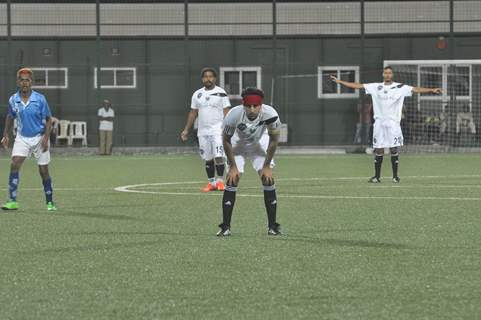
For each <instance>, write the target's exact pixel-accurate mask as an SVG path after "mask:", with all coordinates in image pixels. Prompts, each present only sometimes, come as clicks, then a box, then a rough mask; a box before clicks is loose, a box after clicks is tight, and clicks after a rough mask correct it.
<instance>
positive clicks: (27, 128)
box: [2, 68, 57, 211]
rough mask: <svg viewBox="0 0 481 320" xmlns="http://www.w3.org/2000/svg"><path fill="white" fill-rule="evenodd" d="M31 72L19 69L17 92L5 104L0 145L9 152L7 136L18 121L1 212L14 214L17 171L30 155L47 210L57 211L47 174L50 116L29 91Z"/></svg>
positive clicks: (43, 103)
mask: <svg viewBox="0 0 481 320" xmlns="http://www.w3.org/2000/svg"><path fill="white" fill-rule="evenodd" d="M32 81H33V72H32V70H30V69H28V68H22V69H20V70H19V71H18V72H17V86H18V91H17V92H16V93H15V94H13V95H12V96H11V97H10V99H9V100H8V113H7V117H6V118H5V129H4V131H3V138H2V145H3V147H4V148H8V143H9V138H8V136H9V132H10V130H11V129H12V126H13V120H14V119H16V120H17V135H16V137H15V142H14V144H13V150H12V162H11V164H10V176H9V179H8V191H9V196H10V199H9V200H8V201H7V202H6V203H5V204H4V205H3V206H2V209H3V210H17V209H18V202H17V189H18V183H19V180H20V177H19V171H20V167H21V166H22V164H23V162H24V161H25V159H26V158H27V157H29V156H30V155H32V154H33V155H34V157H35V159H37V163H38V169H39V173H40V176H41V177H42V183H43V189H44V191H45V198H46V202H47V210H49V211H54V210H57V208H56V207H55V204H54V202H53V199H52V197H53V190H52V179H51V178H50V174H49V172H48V164H49V162H50V151H49V147H50V145H49V143H50V142H49V138H50V131H51V129H52V121H51V117H52V115H51V113H50V108H49V106H48V103H47V100H46V99H45V97H44V96H43V95H42V94H40V93H38V92H36V91H34V90H32Z"/></svg>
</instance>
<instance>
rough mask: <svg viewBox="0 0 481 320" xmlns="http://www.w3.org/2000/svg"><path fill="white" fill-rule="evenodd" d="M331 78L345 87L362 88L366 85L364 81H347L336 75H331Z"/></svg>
mask: <svg viewBox="0 0 481 320" xmlns="http://www.w3.org/2000/svg"><path fill="white" fill-rule="evenodd" d="M331 80H332V81H334V82H335V83H339V84H341V85H343V86H345V87H348V88H351V89H362V88H364V85H363V84H362V83H357V82H347V81H343V80H340V79H338V78H336V77H335V76H333V75H331Z"/></svg>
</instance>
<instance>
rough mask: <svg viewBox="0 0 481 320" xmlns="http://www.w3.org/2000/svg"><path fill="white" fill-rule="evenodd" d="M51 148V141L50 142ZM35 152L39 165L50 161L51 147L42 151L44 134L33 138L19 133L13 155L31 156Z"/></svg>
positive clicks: (14, 144)
mask: <svg viewBox="0 0 481 320" xmlns="http://www.w3.org/2000/svg"><path fill="white" fill-rule="evenodd" d="M49 148H50V142H49ZM32 154H33V156H34V157H35V159H37V164H38V165H39V166H44V165H47V164H49V163H50V149H49V150H47V151H45V152H43V151H42V136H36V137H32V138H28V137H22V136H20V135H17V137H16V138H15V142H14V143H13V150H12V157H26V158H28V157H30V156H31V155H32Z"/></svg>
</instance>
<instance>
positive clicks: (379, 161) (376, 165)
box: [374, 155, 384, 179]
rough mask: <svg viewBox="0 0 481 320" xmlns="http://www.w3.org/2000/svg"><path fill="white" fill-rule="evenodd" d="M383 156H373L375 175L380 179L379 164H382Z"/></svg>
mask: <svg viewBox="0 0 481 320" xmlns="http://www.w3.org/2000/svg"><path fill="white" fill-rule="evenodd" d="M383 158H384V157H383V156H378V155H376V157H375V158H374V169H375V177H376V178H378V179H381V166H382V159H383Z"/></svg>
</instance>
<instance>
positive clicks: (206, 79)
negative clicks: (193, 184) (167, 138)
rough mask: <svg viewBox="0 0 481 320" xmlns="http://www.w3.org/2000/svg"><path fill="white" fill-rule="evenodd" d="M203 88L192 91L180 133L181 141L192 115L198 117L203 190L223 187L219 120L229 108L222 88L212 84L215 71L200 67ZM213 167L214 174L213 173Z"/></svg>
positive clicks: (222, 152)
mask: <svg viewBox="0 0 481 320" xmlns="http://www.w3.org/2000/svg"><path fill="white" fill-rule="evenodd" d="M201 77H202V84H203V85H204V87H203V88H201V89H199V90H197V91H196V92H194V94H193V95H192V104H191V106H190V108H191V110H190V112H189V115H188V116H187V123H186V124H185V128H184V130H183V131H182V132H181V134H180V138H181V140H182V141H184V142H185V141H187V139H188V136H189V130H190V128H191V127H192V125H193V123H194V121H195V118H197V116H198V117H199V128H198V131H197V136H198V137H199V152H200V156H201V157H202V159H203V160H205V170H206V172H207V178H208V180H209V181H208V183H207V185H206V186H205V187H204V188H203V189H202V191H204V192H209V191H215V190H219V191H224V181H223V177H224V170H225V164H224V147H223V146H222V121H223V120H224V116H225V115H226V114H227V112H228V111H229V107H230V102H229V97H228V96H227V93H226V92H225V91H224V89H222V88H220V87H218V86H216V85H215V81H216V78H217V73H216V71H215V70H214V69H212V68H204V69H202V71H201ZM216 171H217V178H218V180H217V181H216V179H215V173H216Z"/></svg>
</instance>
